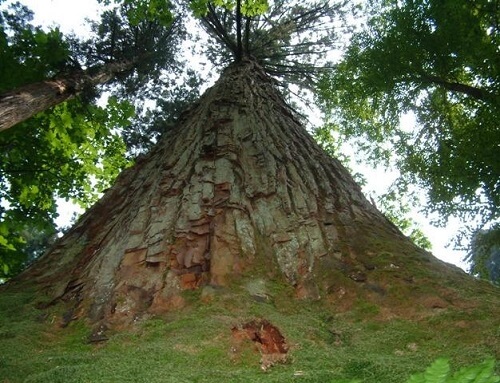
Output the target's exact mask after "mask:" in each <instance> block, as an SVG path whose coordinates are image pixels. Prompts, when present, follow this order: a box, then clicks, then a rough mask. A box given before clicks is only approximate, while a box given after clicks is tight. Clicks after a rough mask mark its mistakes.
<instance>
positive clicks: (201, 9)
mask: <svg viewBox="0 0 500 383" xmlns="http://www.w3.org/2000/svg"><path fill="white" fill-rule="evenodd" d="M209 5H214V6H217V7H222V8H225V9H227V10H230V11H231V10H233V9H235V7H236V5H237V1H236V0H194V1H191V2H190V3H189V6H190V8H191V10H192V11H193V13H194V15H195V16H197V17H201V16H205V15H206V14H207V13H208V9H209ZM268 9H269V3H268V1H267V0H243V1H241V13H242V14H243V15H245V16H257V15H261V14H263V13H265V12H266V11H267V10H268Z"/></svg>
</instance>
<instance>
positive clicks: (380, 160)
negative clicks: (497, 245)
mask: <svg viewBox="0 0 500 383" xmlns="http://www.w3.org/2000/svg"><path fill="white" fill-rule="evenodd" d="M498 6H499V5H498V2H496V1H489V0H479V1H474V2H470V1H462V0H446V1H424V0H419V1H403V2H400V1H370V2H367V3H366V5H365V11H366V12H367V13H368V17H367V22H366V25H365V26H364V27H363V28H362V30H360V31H359V32H357V33H356V34H355V35H354V36H353V38H352V40H351V42H350V43H349V46H348V49H347V52H346V54H345V56H344V58H343V59H342V61H341V62H340V63H338V64H337V65H336V66H335V68H334V70H333V71H332V72H331V73H330V74H329V75H328V76H325V77H324V79H323V82H322V85H321V86H320V88H319V89H320V101H321V104H322V105H323V107H324V110H325V111H326V113H327V115H328V116H329V118H330V120H331V122H332V128H333V129H334V130H336V131H338V132H340V134H341V135H342V136H345V137H348V138H349V139H351V141H352V142H355V143H356V145H357V147H358V149H359V150H361V151H363V152H365V153H366V154H367V158H368V160H370V161H371V162H372V163H374V164H386V165H387V164H389V163H392V164H395V165H396V167H397V168H398V169H399V171H400V173H401V176H400V178H399V180H398V181H397V183H396V185H395V186H396V189H397V190H405V189H408V188H409V187H410V186H411V185H419V186H420V187H422V188H423V189H424V190H425V191H426V193H427V204H426V210H427V211H428V212H438V213H439V214H440V216H441V217H442V218H443V223H444V222H445V221H446V219H447V218H448V217H450V216H452V215H455V216H459V217H461V218H462V219H463V221H464V222H472V221H474V219H476V218H477V217H480V225H486V227H487V226H488V225H491V223H492V222H495V221H496V220H498V219H499V212H500V208H499V204H500V181H499V180H500V162H499V161H498V150H499V143H500V128H499V125H498V122H497V121H498V116H499V115H500V69H499V68H500V61H499V57H500V51H499V46H500V32H499V14H500V13H499V9H498ZM405 114H411V115H413V116H414V117H415V119H416V121H417V126H416V127H415V128H414V127H412V126H404V125H401V117H402V116H403V115H405ZM473 229H474V228H473Z"/></svg>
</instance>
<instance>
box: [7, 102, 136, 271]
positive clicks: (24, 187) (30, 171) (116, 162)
mask: <svg viewBox="0 0 500 383" xmlns="http://www.w3.org/2000/svg"><path fill="white" fill-rule="evenodd" d="M133 114H134V109H133V108H131V105H130V104H129V103H127V102H118V101H117V99H116V98H113V97H112V98H110V99H109V101H108V105H107V106H106V108H102V107H99V106H95V105H88V104H82V103H81V102H80V101H79V100H78V99H74V100H72V101H70V102H66V103H63V104H60V105H57V106H56V107H54V108H53V109H52V110H51V111H48V112H45V113H40V114H38V115H37V116H35V117H34V118H32V119H29V120H27V121H25V122H23V123H21V124H19V125H18V126H16V127H14V128H12V129H9V130H7V131H5V132H3V133H2V134H1V135H0V148H2V150H1V152H0V199H1V201H2V205H1V206H0V267H2V268H3V269H4V271H5V272H4V273H3V274H2V273H1V271H0V277H8V276H13V275H15V274H16V273H18V272H19V271H20V270H21V269H22V268H23V266H25V265H26V264H27V263H29V262H30V261H31V260H32V259H33V258H35V257H36V256H37V255H40V254H39V252H33V251H30V250H29V247H30V246H32V245H33V240H34V238H31V237H32V236H33V235H35V234H37V236H35V238H37V239H36V241H38V243H40V248H41V249H42V250H43V247H44V246H42V245H43V244H44V243H45V244H46V243H48V241H49V240H50V238H51V237H52V236H53V235H54V233H55V229H54V224H53V220H54V219H55V218H56V217H57V212H56V208H57V199H58V198H64V199H67V200H68V199H71V200H73V201H75V202H77V203H79V204H80V205H81V206H82V207H88V206H89V205H90V204H92V203H93V202H95V201H96V200H97V198H98V197H99V195H100V193H101V192H102V190H104V189H105V188H107V187H109V184H110V183H111V182H112V181H113V180H114V178H115V177H116V176H117V175H118V173H119V171H120V170H121V169H123V168H124V167H125V166H127V165H128V161H127V160H126V156H125V152H126V147H125V144H124V142H123V140H122V138H121V136H120V134H119V133H118V132H117V130H116V129H117V128H119V127H120V126H121V127H124V126H127V125H128V124H129V121H130V118H131V117H132V116H133ZM40 236H41V237H44V238H45V239H44V240H42V239H41V238H39V237H40Z"/></svg>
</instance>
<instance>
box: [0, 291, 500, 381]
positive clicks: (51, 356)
mask: <svg viewBox="0 0 500 383" xmlns="http://www.w3.org/2000/svg"><path fill="white" fill-rule="evenodd" d="M272 289H273V287H272V286H271V287H270V290H272ZM281 293H282V294H283V296H282V297H281V298H280V297H279V296H278V294H276V299H275V301H273V302H271V303H269V302H267V303H266V302H263V303H259V302H256V301H253V300H252V299H249V298H245V297H244V296H243V294H242V293H241V292H232V293H231V292H228V291H225V292H223V293H221V294H220V295H219V296H217V297H216V298H215V299H214V301H213V302H211V303H200V302H199V300H198V296H197V294H198V293H196V292H187V293H186V300H187V301H189V302H191V304H190V305H188V306H187V307H186V308H184V309H181V310H178V311H176V312H172V313H169V314H167V315H165V316H163V317H150V318H148V319H144V320H142V321H140V322H138V323H137V324H136V325H134V326H132V327H131V328H130V329H128V330H127V331H114V332H110V333H109V338H110V339H109V340H108V341H107V342H105V343H102V344H97V345H95V344H88V343H87V341H86V340H87V336H88V335H89V333H90V329H89V328H88V327H87V326H86V325H85V324H84V322H83V321H77V322H72V323H70V325H69V326H68V327H66V328H61V327H60V326H59V325H58V323H59V322H58V321H59V319H58V318H59V315H60V312H58V311H57V310H60V309H58V308H52V309H49V310H39V309H36V308H35V304H34V303H35V299H34V295H33V294H32V293H31V292H29V291H27V292H18V293H14V292H5V291H3V292H2V293H1V294H0V383H14V382H44V383H45V382H51V383H57V382H64V383H76V382H78V383H83V382H88V383H94V382H117V383H118V382H120V383H123V382H134V383H138V382H147V383H157V382H158V383H159V382H162V383H165V382H176V383H182V382H190V383H191V382H200V383H201V382H220V381H223V382H327V383H328V382H340V381H351V380H353V379H358V380H360V381H362V382H367V383H368V382H373V383H377V382H384V383H392V382H394V383H396V382H397V383H404V382H405V381H406V380H407V379H408V377H409V376H410V375H411V374H414V373H417V372H422V371H424V370H425V368H426V367H428V366H429V365H430V364H431V363H432V362H433V361H434V360H435V359H437V358H438V357H446V358H449V359H450V360H451V362H452V365H453V368H458V367H460V366H466V365H471V364H477V363H479V362H482V361H483V360H485V359H487V358H489V357H493V358H496V359H497V360H498V359H500V345H499V343H500V341H499V336H500V324H499V318H498V316H495V315H489V314H491V313H490V312H487V311H485V310H487V308H486V305H483V306H484V307H485V308H481V307H482V306H481V305H478V307H476V308H474V309H470V310H458V309H445V310H443V309H441V310H436V312H435V313H432V315H429V316H426V317H423V318H420V319H418V320H412V321H409V320H404V319H401V318H396V317H395V318H385V319H384V320H380V319H377V316H378V314H379V313H378V310H377V308H376V307H374V306H373V304H371V303H367V302H363V301H360V302H357V303H356V305H355V307H354V309H353V310H351V311H348V312H345V313H340V312H336V311H335V308H334V307H328V306H326V305H324V304H323V303H319V302H302V301H295V300H287V299H285V297H286V294H288V293H289V292H288V291H286V290H285V291H282V292H281ZM255 318H266V319H267V320H269V321H270V322H271V323H273V324H274V325H275V326H277V327H278V328H279V329H280V330H281V332H282V333H283V335H284V336H285V337H286V339H287V341H288V344H289V346H290V352H289V355H290V358H289V361H288V363H286V364H281V365H277V366H274V367H272V368H270V369H269V370H268V371H266V372H264V371H262V370H261V368H260V366H259V359H260V355H259V354H258V353H257V352H256V351H255V348H254V345H253V344H251V342H250V341H245V342H243V343H242V344H239V345H238V347H239V348H238V350H236V352H235V351H234V340H232V337H231V328H232V327H233V326H235V325H237V324H239V323H243V322H246V321H248V320H251V319H255Z"/></svg>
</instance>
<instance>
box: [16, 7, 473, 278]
mask: <svg viewBox="0 0 500 383" xmlns="http://www.w3.org/2000/svg"><path fill="white" fill-rule="evenodd" d="M20 2H21V3H22V4H25V5H26V6H28V7H29V8H30V9H31V10H32V11H34V13H35V19H34V24H39V25H44V26H59V27H60V29H61V31H62V32H63V33H70V32H75V33H76V34H78V35H81V34H85V33H88V32H89V27H88V25H87V23H86V22H85V20H86V19H87V18H89V19H93V20H97V19H98V18H99V7H98V2H97V0H20ZM353 167H355V169H354V170H355V171H360V172H361V173H363V174H364V175H365V177H366V178H367V181H368V184H367V185H366V188H365V189H366V190H373V191H375V192H378V193H381V194H382V193H383V192H384V191H385V190H386V188H387V186H388V185H389V184H390V182H389V181H390V180H391V179H392V178H393V177H394V176H393V175H391V174H388V173H387V172H385V170H384V169H377V170H373V169H371V168H367V167H366V168H365V167H362V166H358V165H353ZM73 211H74V209H73V208H72V206H71V204H69V203H65V202H64V201H62V202H61V208H60V213H61V216H60V217H59V219H58V221H57V223H58V224H59V225H62V226H64V225H67V223H68V222H69V220H70V218H71V216H72V214H73ZM412 218H413V219H414V220H415V221H416V222H418V223H419V224H420V225H421V228H422V230H423V232H424V233H425V235H426V236H427V237H428V238H429V239H430V241H431V243H432V253H433V254H434V255H435V256H436V257H438V258H440V259H442V260H444V261H445V262H448V263H452V264H455V265H457V266H459V267H461V268H462V269H464V270H466V269H467V265H466V263H465V262H463V258H464V256H465V253H464V252H462V251H456V250H453V248H452V246H448V245H449V244H450V241H451V240H452V238H453V236H454V235H455V234H456V233H457V232H458V229H459V227H460V222H459V220H458V219H450V220H449V222H448V224H447V225H446V227H443V228H437V227H435V226H433V225H431V224H430V222H431V220H432V217H426V216H424V215H423V214H422V213H419V212H418V211H415V212H414V213H413V214H412ZM434 218H436V217H434Z"/></svg>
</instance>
